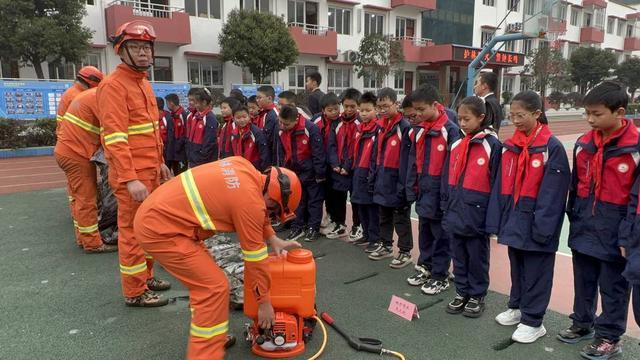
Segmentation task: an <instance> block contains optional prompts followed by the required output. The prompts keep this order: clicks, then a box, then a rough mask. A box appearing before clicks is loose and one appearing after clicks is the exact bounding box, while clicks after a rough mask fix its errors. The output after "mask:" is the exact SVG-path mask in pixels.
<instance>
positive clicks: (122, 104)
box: [97, 21, 171, 306]
mask: <svg viewBox="0 0 640 360" xmlns="http://www.w3.org/2000/svg"><path fill="white" fill-rule="evenodd" d="M155 38H156V36H155V31H154V30H153V27H152V26H151V25H150V24H149V23H147V22H145V21H132V22H129V23H125V24H123V25H122V26H120V28H118V30H117V31H116V34H115V36H114V37H113V38H112V42H113V47H114V49H115V51H116V53H117V54H118V55H119V56H120V59H121V60H122V64H120V65H118V67H117V68H116V70H115V71H114V72H113V73H111V74H110V75H109V76H108V77H107V78H106V79H105V80H104V81H102V82H101V83H100V86H99V87H98V94H97V96H98V109H99V112H100V121H101V125H102V127H103V128H104V131H103V133H102V144H103V146H104V149H105V154H106V158H107V162H108V164H109V182H110V183H111V187H112V189H113V191H114V193H115V196H116V199H117V200H118V247H119V252H118V255H119V262H120V275H121V280H122V291H123V294H124V297H125V303H126V304H127V305H129V306H162V305H166V304H167V302H168V301H167V299H164V298H162V297H160V296H159V295H157V294H156V293H155V292H154V291H160V290H167V289H169V288H170V286H171V285H170V284H169V283H168V282H166V281H162V280H157V279H155V278H154V277H153V259H152V258H151V257H150V256H148V255H145V253H144V251H143V250H142V248H141V247H140V244H139V243H138V241H137V240H136V238H135V236H134V234H133V218H134V216H135V214H136V211H137V210H138V207H139V206H140V203H141V202H142V201H143V200H144V199H145V198H146V197H147V196H149V193H151V192H152V191H153V190H155V189H156V188H157V187H158V186H159V185H160V178H162V180H169V178H170V176H171V173H170V171H169V169H168V168H167V167H166V165H164V161H163V159H162V140H161V139H160V130H159V127H158V122H157V120H158V107H157V104H156V98H155V96H154V94H153V90H152V89H151V84H150V83H149V81H148V80H147V70H148V69H149V67H150V66H151V62H152V59H153V42H154V40H155Z"/></svg>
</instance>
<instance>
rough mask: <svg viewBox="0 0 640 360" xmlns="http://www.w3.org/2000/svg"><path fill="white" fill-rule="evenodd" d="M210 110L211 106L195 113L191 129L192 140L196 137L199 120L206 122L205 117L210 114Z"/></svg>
mask: <svg viewBox="0 0 640 360" xmlns="http://www.w3.org/2000/svg"><path fill="white" fill-rule="evenodd" d="M209 111H211V108H210V107H207V108H205V109H204V110H203V111H196V112H195V113H194V114H193V126H192V127H191V129H189V139H190V140H191V139H194V137H195V133H196V129H197V128H198V122H199V121H202V122H204V118H205V117H207V114H209Z"/></svg>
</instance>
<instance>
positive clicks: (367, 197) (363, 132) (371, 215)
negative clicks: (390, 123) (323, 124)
mask: <svg viewBox="0 0 640 360" xmlns="http://www.w3.org/2000/svg"><path fill="white" fill-rule="evenodd" d="M379 131H380V126H378V123H377V122H376V120H371V121H369V122H368V123H366V124H365V123H360V124H359V125H358V127H357V128H356V135H355V143H354V144H353V168H352V170H351V173H352V185H351V204H352V205H355V206H354V209H355V211H357V212H358V218H359V219H360V223H361V224H362V232H363V235H364V238H365V239H367V240H369V244H376V243H378V241H379V238H380V218H379V214H378V205H377V204H375V203H374V202H373V181H374V178H375V169H376V156H377V154H378V148H377V139H378V133H379ZM352 211H353V210H352Z"/></svg>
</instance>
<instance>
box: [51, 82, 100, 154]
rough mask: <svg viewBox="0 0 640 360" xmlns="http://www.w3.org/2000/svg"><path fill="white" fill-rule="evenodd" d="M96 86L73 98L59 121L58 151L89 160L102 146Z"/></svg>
mask: <svg viewBox="0 0 640 360" xmlns="http://www.w3.org/2000/svg"><path fill="white" fill-rule="evenodd" d="M96 91H97V89H96V88H93V89H89V90H86V91H83V92H81V93H80V94H78V96H76V97H75V99H73V101H72V102H71V104H70V105H69V107H68V108H67V112H66V113H65V114H64V116H63V118H62V122H60V123H59V129H58V141H57V142H56V153H58V154H60V155H62V156H66V157H70V158H78V159H82V160H89V159H91V157H92V156H93V154H94V153H95V152H96V150H98V148H99V147H100V122H99V121H98V114H97V106H98V99H97V98H96Z"/></svg>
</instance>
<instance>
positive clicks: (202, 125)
mask: <svg viewBox="0 0 640 360" xmlns="http://www.w3.org/2000/svg"><path fill="white" fill-rule="evenodd" d="M217 133H218V119H217V118H216V116H215V115H214V114H213V112H211V110H208V111H206V112H205V113H200V112H197V113H195V114H194V115H192V116H191V117H190V118H189V121H188V122H187V161H188V162H189V167H194V166H198V165H201V164H206V163H209V162H212V161H216V160H217V159H218V141H217V139H216V135H217Z"/></svg>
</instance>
